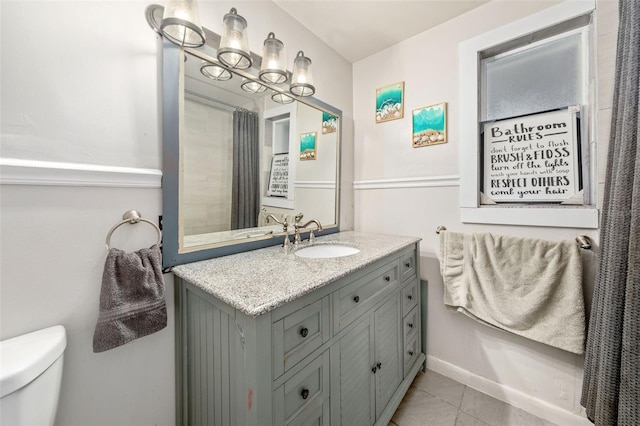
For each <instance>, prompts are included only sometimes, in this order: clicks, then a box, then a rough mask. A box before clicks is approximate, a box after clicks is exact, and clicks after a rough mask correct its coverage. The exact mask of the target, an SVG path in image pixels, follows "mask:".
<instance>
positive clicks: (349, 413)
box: [331, 293, 403, 426]
mask: <svg viewBox="0 0 640 426" xmlns="http://www.w3.org/2000/svg"><path fill="white" fill-rule="evenodd" d="M401 337H402V335H401V331H400V299H399V295H398V294H396V293H394V294H393V295H391V296H389V297H387V299H386V301H385V302H384V303H383V304H382V305H381V306H379V307H378V308H377V309H376V310H375V311H373V312H371V313H369V314H368V315H366V316H365V317H364V318H362V319H361V320H360V321H359V322H358V323H357V325H356V326H355V327H353V329H351V331H349V332H348V333H346V334H345V335H344V336H343V337H342V338H341V339H340V341H339V344H337V345H335V346H334V347H332V354H331V355H332V359H333V360H335V364H334V365H333V368H332V383H333V385H334V386H335V387H334V389H332V390H333V395H334V396H335V398H334V400H333V401H334V402H333V403H334V405H336V407H334V408H335V409H334V411H333V413H334V414H335V417H334V418H333V422H332V424H336V425H340V424H341V425H345V426H346V425H370V424H373V423H375V421H376V419H378V418H380V415H381V414H382V412H383V410H384V409H385V408H386V407H387V404H388V402H389V400H390V399H391V397H392V396H393V394H394V393H395V392H396V390H397V388H398V386H399V385H400V382H402V379H403V377H402V363H401V357H402V347H401V346H400V345H401Z"/></svg>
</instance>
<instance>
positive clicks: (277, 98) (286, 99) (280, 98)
mask: <svg viewBox="0 0 640 426" xmlns="http://www.w3.org/2000/svg"><path fill="white" fill-rule="evenodd" d="M271 99H272V100H273V101H274V102H277V103H279V104H290V103H291V102H293V98H292V97H291V96H288V95H285V94H284V93H280V92H275V93H274V94H273V95H271Z"/></svg>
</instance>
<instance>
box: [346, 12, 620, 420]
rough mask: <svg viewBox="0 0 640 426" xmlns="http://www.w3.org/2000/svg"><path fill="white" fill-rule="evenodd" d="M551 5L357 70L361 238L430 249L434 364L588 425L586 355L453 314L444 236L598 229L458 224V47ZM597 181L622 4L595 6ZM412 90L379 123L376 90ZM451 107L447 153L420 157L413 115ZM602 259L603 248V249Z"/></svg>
mask: <svg viewBox="0 0 640 426" xmlns="http://www.w3.org/2000/svg"><path fill="white" fill-rule="evenodd" d="M551 5H553V2H530V1H494V2H491V3H488V4H486V5H483V6H480V7H478V8H476V9H474V10H472V11H470V12H468V13H466V14H465V15H462V16H460V17H458V18H456V19H454V20H451V21H449V22H445V23H443V24H441V25H439V26H438V27H436V28H433V29H431V30H429V31H426V32H424V33H421V34H419V35H416V36H414V37H412V38H410V39H408V40H405V41H403V42H401V43H399V44H397V45H395V46H393V47H391V48H389V49H387V50H385V51H383V52H380V53H378V54H375V55H372V56H370V57H368V58H366V59H363V60H361V61H359V62H357V63H355V64H354V72H353V75H354V121H355V142H354V143H355V145H354V153H355V155H354V158H355V160H354V185H355V196H354V199H355V206H356V209H355V224H356V226H355V228H356V230H359V231H371V232H381V233H392V234H401V235H415V236H419V237H421V238H422V241H421V246H420V249H421V262H420V266H421V278H423V279H425V280H428V300H429V302H428V312H427V318H426V327H427V358H428V361H427V362H428V366H429V368H432V369H434V370H436V371H439V372H442V373H443V374H446V375H449V376H451V377H454V378H456V379H458V380H460V381H462V382H465V383H467V384H469V385H470V386H472V387H475V388H478V389H481V390H483V391H485V392H488V393H490V394H491V395H493V396H496V397H498V398H500V399H502V400H506V401H508V402H511V403H512V404H514V405H516V406H519V407H522V408H525V409H527V410H528V411H531V412H533V413H534V414H537V415H538V416H540V417H543V418H547V419H549V420H551V421H553V422H555V423H558V424H580V423H583V422H585V421H586V419H584V418H582V417H581V413H582V408H581V407H580V394H581V385H582V375H583V362H584V359H583V357H582V356H576V355H572V354H570V353H568V352H564V351H561V350H558V349H554V348H551V347H549V346H546V345H543V344H540V343H536V342H533V341H529V340H526V339H524V338H521V337H518V336H514V335H510V334H507V333H503V332H500V331H496V330H493V329H490V328H488V327H486V326H483V325H480V324H478V323H476V322H474V321H472V320H470V319H469V318H467V317H465V316H463V315H460V314H456V313H451V312H449V311H447V310H446V309H445V307H444V304H443V302H442V299H443V291H442V285H443V284H442V279H441V277H440V273H439V262H438V260H437V254H438V251H439V245H438V244H439V242H438V241H439V240H438V235H436V233H435V229H436V227H437V226H438V225H444V226H446V227H447V228H448V229H450V230H455V231H462V232H470V231H479V232H495V233H502V234H508V235H516V236H526V237H537V238H547V239H550V240H559V239H568V240H572V239H574V238H575V237H576V236H577V235H581V234H583V235H588V236H590V237H591V238H592V239H594V241H596V242H597V238H598V234H597V231H595V230H585V229H571V228H545V227H527V226H501V225H470V224H462V223H461V222H460V219H459V216H460V215H459V211H458V206H459V182H458V175H459V173H460V170H459V167H458V158H459V154H460V153H459V150H460V149H463V148H462V147H461V142H460V138H459V110H460V102H463V100H462V101H461V100H460V98H459V95H460V94H459V91H458V73H459V69H458V43H460V42H462V41H464V40H467V39H469V38H472V37H475V36H477V35H480V34H483V33H485V32H487V31H490V30H492V29H494V28H497V27H500V26H502V25H505V24H507V23H510V22H513V21H515V20H517V19H519V18H522V17H525V16H528V15H530V14H532V13H535V12H537V11H539V10H542V9H543V8H546V7H549V6H551ZM597 7H598V11H597V28H598V37H597V38H598V46H597V47H598V77H599V80H598V84H599V89H598V117H597V123H598V126H599V128H598V133H597V135H596V136H597V138H598V141H597V145H598V156H599V164H600V165H601V166H600V167H599V168H598V183H599V189H600V194H599V195H600V197H601V196H602V194H601V192H602V183H603V182H604V170H603V169H604V160H603V159H604V158H605V157H604V154H605V153H606V145H607V142H608V132H609V130H608V127H609V125H608V121H609V120H610V108H611V89H612V87H613V77H612V75H613V74H612V69H613V60H614V58H615V43H616V39H615V33H616V31H617V29H616V28H617V2H616V1H599V2H598V3H597ZM398 81H404V82H405V109H404V119H401V120H395V121H389V122H385V123H381V124H376V123H375V121H374V108H375V107H374V106H375V90H376V88H379V87H382V86H385V85H388V84H390V83H394V82H398ZM439 102H447V103H448V116H447V121H448V143H446V144H442V145H434V146H428V147H422V148H412V144H411V131H412V129H411V111H412V110H413V109H416V108H419V107H422V106H427V105H431V104H436V103H439ZM596 250H597V247H596ZM596 250H594V251H585V252H584V253H583V256H584V265H585V273H586V279H585V281H586V282H585V291H586V292H587V296H586V298H587V299H588V300H590V293H591V292H592V290H593V277H594V272H595V271H594V268H595V259H596V257H595V256H596Z"/></svg>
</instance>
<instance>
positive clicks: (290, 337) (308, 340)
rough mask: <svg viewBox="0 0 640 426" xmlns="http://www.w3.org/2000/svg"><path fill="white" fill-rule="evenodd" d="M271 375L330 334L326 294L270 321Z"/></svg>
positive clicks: (276, 373) (282, 371)
mask: <svg viewBox="0 0 640 426" xmlns="http://www.w3.org/2000/svg"><path fill="white" fill-rule="evenodd" d="M272 336H273V378H277V377H279V376H280V375H281V374H283V373H284V372H285V371H287V370H289V369H290V368H291V367H293V366H294V365H296V364H297V363H298V362H300V361H301V360H302V359H304V357H306V356H307V355H309V354H310V353H311V352H313V351H314V350H316V349H318V348H319V347H320V346H321V345H322V343H323V342H325V341H326V340H328V337H329V298H328V297H325V298H323V299H319V300H316V301H315V302H313V303H311V304H309V305H306V306H305V307H303V308H301V309H298V310H297V311H295V312H293V313H291V314H289V315H287V316H285V317H284V318H282V319H280V320H278V321H276V322H274V323H273V325H272Z"/></svg>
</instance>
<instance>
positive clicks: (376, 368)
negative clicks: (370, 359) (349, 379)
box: [371, 365, 378, 374]
mask: <svg viewBox="0 0 640 426" xmlns="http://www.w3.org/2000/svg"><path fill="white" fill-rule="evenodd" d="M371 371H373V374H376V371H378V367H376V366H375V365H374V366H373V367H371Z"/></svg>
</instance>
